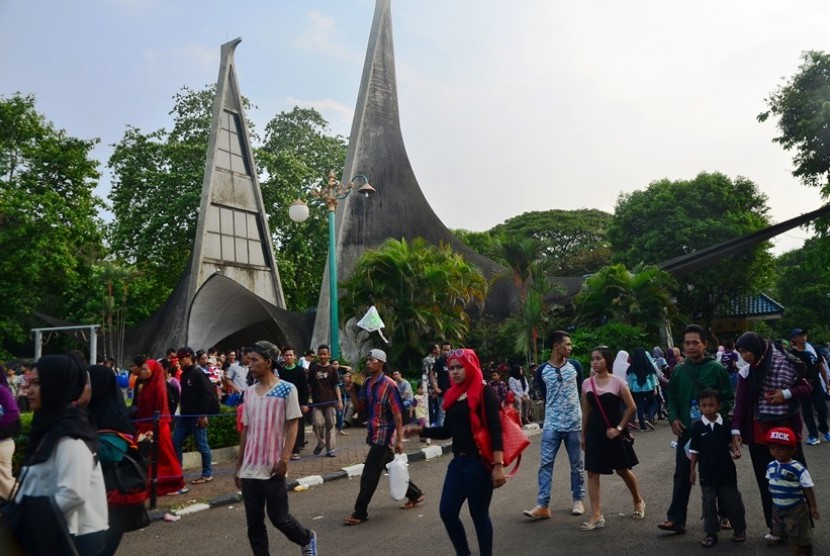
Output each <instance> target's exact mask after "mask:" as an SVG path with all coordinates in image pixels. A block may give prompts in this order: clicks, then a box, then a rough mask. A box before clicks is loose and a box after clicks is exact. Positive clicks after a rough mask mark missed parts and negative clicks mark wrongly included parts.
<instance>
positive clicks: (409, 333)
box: [340, 238, 487, 368]
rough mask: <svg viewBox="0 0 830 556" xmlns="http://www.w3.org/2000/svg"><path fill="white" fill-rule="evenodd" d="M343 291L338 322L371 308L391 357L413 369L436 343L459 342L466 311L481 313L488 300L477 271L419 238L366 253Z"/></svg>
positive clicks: (448, 251)
mask: <svg viewBox="0 0 830 556" xmlns="http://www.w3.org/2000/svg"><path fill="white" fill-rule="evenodd" d="M342 287H343V293H342V295H341V300H342V306H341V311H340V314H341V316H342V318H343V319H344V320H345V319H348V318H349V317H351V316H355V315H362V314H363V313H365V312H366V309H367V308H368V307H369V306H370V305H375V306H376V307H377V310H378V312H379V313H380V316H381V318H382V319H383V321H384V323H385V324H386V328H385V329H384V330H385V334H386V336H387V337H388V338H389V340H390V342H391V346H390V357H392V359H393V360H394V361H397V362H399V363H400V364H401V365H409V366H414V367H415V368H417V366H418V364H419V363H420V360H421V357H422V356H423V349H424V346H426V345H427V344H428V343H430V342H432V341H434V340H435V338H444V339H447V340H449V341H450V342H453V343H454V344H458V343H460V342H462V340H463V339H464V338H465V336H466V334H467V332H468V330H469V324H470V316H469V314H468V311H469V310H471V309H473V308H480V307H481V305H482V304H483V302H484V299H485V298H486V296H487V282H486V280H485V278H484V277H483V276H482V274H481V272H480V271H479V270H478V269H477V268H476V267H475V266H473V265H471V264H470V263H468V262H467V261H465V260H464V258H463V257H461V255H459V254H457V253H455V252H454V251H452V249H451V248H450V247H449V246H448V245H445V244H441V245H439V246H434V245H431V244H429V243H427V242H426V240H424V239H423V238H415V239H414V240H412V241H411V242H409V241H407V240H406V239H405V238H402V239H400V240H395V239H389V240H387V241H386V242H384V243H383V244H382V245H381V246H380V247H378V248H377V249H370V250H368V251H366V252H365V253H364V254H363V255H362V256H361V257H360V258H359V259H358V261H357V263H356V264H355V269H354V272H353V273H352V275H351V277H349V279H348V280H346V281H345V282H344V283H343V284H342Z"/></svg>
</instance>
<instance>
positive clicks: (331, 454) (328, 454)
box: [326, 450, 337, 458]
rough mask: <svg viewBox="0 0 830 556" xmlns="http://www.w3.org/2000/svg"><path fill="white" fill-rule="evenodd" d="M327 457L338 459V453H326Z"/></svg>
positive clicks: (332, 451)
mask: <svg viewBox="0 0 830 556" xmlns="http://www.w3.org/2000/svg"><path fill="white" fill-rule="evenodd" d="M326 457H327V458H336V457H337V452H335V451H334V450H331V451H329V452H326Z"/></svg>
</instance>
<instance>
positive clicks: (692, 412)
mask: <svg viewBox="0 0 830 556" xmlns="http://www.w3.org/2000/svg"><path fill="white" fill-rule="evenodd" d="M689 418H690V419H691V420H692V421H698V420H700V407H698V405H697V400H692V406H691V407H690V408H689Z"/></svg>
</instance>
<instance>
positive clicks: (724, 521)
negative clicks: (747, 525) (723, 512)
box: [720, 517, 732, 531]
mask: <svg viewBox="0 0 830 556" xmlns="http://www.w3.org/2000/svg"><path fill="white" fill-rule="evenodd" d="M720 528H721V529H723V530H724V531H729V530H731V529H732V523H731V522H730V521H729V518H728V517H724V518H723V519H721V520H720Z"/></svg>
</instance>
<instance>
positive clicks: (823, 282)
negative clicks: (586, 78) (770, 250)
mask: <svg viewBox="0 0 830 556" xmlns="http://www.w3.org/2000/svg"><path fill="white" fill-rule="evenodd" d="M777 263H778V275H777V286H778V292H777V296H778V297H777V301H779V302H780V303H781V304H783V305H784V307H785V308H786V311H785V312H784V317H783V318H782V319H781V320H780V321H779V322H777V323H776V330H777V332H778V335H779V336H780V337H782V338H786V337H787V335H788V334H789V331H790V330H792V329H793V328H795V327H799V328H805V329H807V330H808V331H809V332H810V340H811V341H816V342H826V341H828V340H830V325H828V323H827V315H828V314H830V293H828V292H830V244H829V243H828V241H827V240H826V239H822V238H812V239H808V240H807V241H806V242H805V243H804V246H803V247H801V249H796V250H794V251H789V252H788V253H784V254H783V255H781V256H780V257H779V258H778V260H777Z"/></svg>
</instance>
